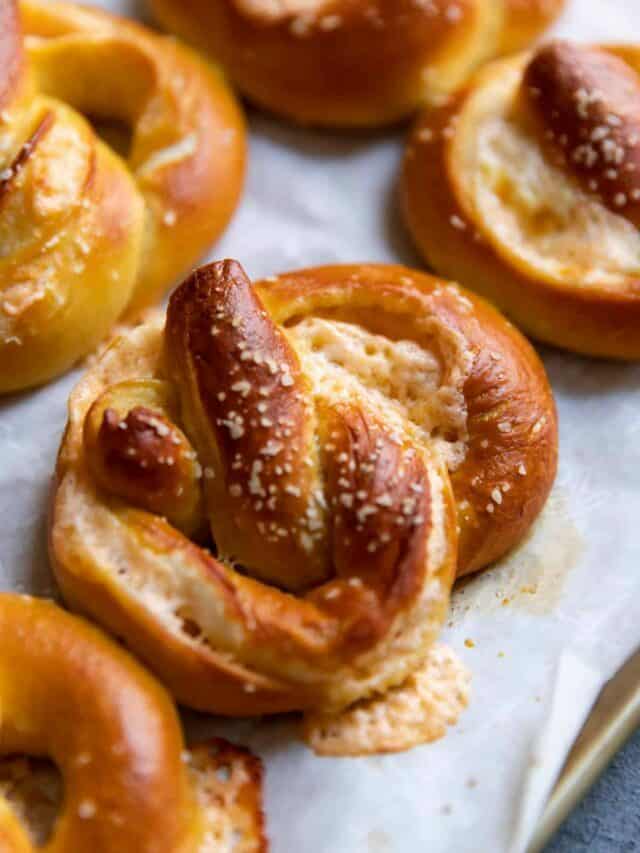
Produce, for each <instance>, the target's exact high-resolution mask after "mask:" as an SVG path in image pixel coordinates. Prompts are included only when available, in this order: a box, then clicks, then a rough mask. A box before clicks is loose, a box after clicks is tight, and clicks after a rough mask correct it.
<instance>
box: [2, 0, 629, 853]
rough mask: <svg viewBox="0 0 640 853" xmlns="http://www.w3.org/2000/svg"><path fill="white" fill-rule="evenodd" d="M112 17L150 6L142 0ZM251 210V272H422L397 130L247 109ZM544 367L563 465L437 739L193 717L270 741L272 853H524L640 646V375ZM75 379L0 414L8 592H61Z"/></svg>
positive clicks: (485, 583)
mask: <svg viewBox="0 0 640 853" xmlns="http://www.w3.org/2000/svg"><path fill="white" fill-rule="evenodd" d="M101 5H104V6H107V7H109V8H111V9H113V10H115V11H120V12H123V13H127V14H132V15H135V14H140V13H141V10H140V7H139V5H138V4H136V3H134V2H132V1H131V2H129V0H114V1H113V2H109V0H102V2H101ZM558 31H559V32H561V33H563V34H567V35H571V36H573V37H577V38H581V39H591V40H596V39H605V38H608V39H619V40H629V39H633V38H634V37H635V39H636V40H637V41H640V8H639V7H638V6H637V4H635V3H630V2H628V0H573V2H572V3H571V4H570V8H569V10H568V11H567V13H566V15H565V16H564V19H563V20H562V22H561V23H560V25H559V27H558ZM250 119H251V132H252V135H251V165H250V171H249V180H248V185H247V191H246V195H245V198H244V202H243V204H242V207H241V209H240V211H239V213H238V215H237V217H236V219H235V220H234V222H233V224H232V226H231V228H230V229H229V231H228V232H227V235H226V237H225V238H224V239H223V241H222V242H221V243H220V244H219V245H218V246H217V247H216V249H215V252H213V253H212V257H223V256H226V257H236V258H238V259H239V260H240V261H241V262H242V263H243V264H244V265H245V266H246V268H247V270H248V272H249V273H250V274H251V275H253V276H261V275H268V274H271V273H274V272H279V271H283V270H286V269H290V268H295V267H299V266H307V265H311V264H317V263H329V262H337V261H344V262H346V261H401V262H405V263H409V264H415V265H419V261H418V259H417V257H416V256H415V255H414V253H413V251H412V249H411V246H410V244H409V241H408V239H407V237H406V235H405V233H404V230H403V228H402V225H401V222H400V220H399V216H398V212H397V209H396V204H395V183H396V173H397V168H398V163H399V157H400V152H401V137H402V133H401V132H386V133H382V134H376V135H373V136H367V135H331V134H326V133H314V132H308V131H302V130H297V129H292V128H289V127H287V126H285V125H284V124H281V123H279V122H278V121H276V120H272V119H270V118H267V117H265V116H263V115H258V114H257V113H251V117H250ZM542 355H543V357H544V360H545V362H546V366H547V368H548V371H549V375H550V377H551V381H552V383H553V386H554V389H555V392H556V395H557V400H558V408H559V413H560V423H561V462H560V473H559V477H558V482H557V485H556V488H555V490H554V493H553V495H552V498H551V500H550V502H549V505H548V507H547V510H546V511H545V513H544V515H543V517H542V518H541V520H540V522H539V523H538V525H537V527H536V529H535V531H534V533H533V535H532V536H531V538H530V539H529V541H528V542H527V543H526V544H525V545H524V546H523V547H522V548H521V549H520V550H519V551H518V553H517V554H515V555H513V556H512V557H511V558H509V559H508V560H506V561H504V563H503V564H501V565H500V566H498V567H497V568H496V569H494V570H493V571H492V572H490V573H488V574H485V575H484V576H482V577H480V578H477V579H475V580H472V581H471V582H470V583H467V584H466V585H464V587H463V588H462V589H460V590H458V591H457V592H456V594H455V600H454V607H453V612H452V616H451V621H450V624H449V626H448V627H447V629H446V631H445V640H446V641H447V642H449V643H450V644H451V645H452V646H453V647H454V648H455V649H456V650H457V651H458V652H459V654H460V656H461V657H462V658H463V660H464V661H465V663H466V664H467V665H468V666H469V667H470V668H471V670H472V671H473V675H474V686H473V699H472V704H471V706H470V708H469V710H468V711H467V712H466V713H465V714H464V715H463V717H462V719H461V722H460V724H459V725H458V726H457V727H456V728H455V729H453V730H451V731H450V733H449V735H448V736H447V737H446V738H445V739H444V740H442V741H440V742H438V743H436V744H433V745H430V746H425V747H422V748H419V749H415V750H413V751H411V752H409V753H406V754H403V755H397V756H387V757H376V758H364V759H357V760H354V759H320V758H316V757H315V756H313V755H312V754H311V753H310V752H309V751H308V750H307V749H306V748H305V747H304V746H302V745H301V744H300V743H299V742H297V741H296V740H295V738H294V736H293V724H292V722H291V720H289V719H284V720H279V721H262V722H257V723H256V722H238V723H232V724H224V723H222V722H219V721H214V722H213V724H212V722H211V720H206V719H205V718H197V719H195V718H193V717H189V724H190V727H191V728H192V730H193V731H204V730H207V731H210V730H211V728H212V727H213V729H214V730H216V731H219V732H221V733H224V734H226V735H228V736H231V737H234V738H236V739H237V740H240V741H244V742H245V743H247V744H249V745H250V746H252V747H253V748H254V749H256V750H257V751H258V752H259V753H260V754H261V755H262V757H263V758H264V760H265V762H266V767H267V784H266V807H267V814H268V827H269V834H270V837H271V840H272V844H273V850H274V853H302V851H304V853H325V851H331V853H400V852H401V853H414V851H415V852H416V853H417V851H426V850H428V851H430V853H444V851H447V853H452V852H453V853H472V851H473V853H477V851H479V850H481V851H483V853H502V851H505V853H506V851H510V853H521V851H524V850H525V848H526V844H527V841H528V839H529V838H530V836H531V830H532V828H533V827H534V826H535V823H536V821H537V819H538V817H539V815H540V811H541V808H542V807H543V805H544V801H545V798H546V797H547V795H548V792H549V790H550V788H551V786H552V784H553V780H554V778H555V775H556V774H557V772H558V770H559V768H560V767H561V765H562V762H563V760H564V757H565V755H566V753H567V751H568V749H569V748H570V745H571V742H572V740H573V738H574V736H575V734H576V733H577V731H578V730H579V728H580V726H581V724H582V722H583V720H584V718H585V716H586V714H587V713H588V711H589V708H590V706H591V703H592V702H593V700H594V698H595V695H596V694H597V692H598V690H599V688H600V687H601V685H602V683H603V682H604V681H605V680H606V679H607V678H608V677H610V676H611V675H612V674H613V672H614V671H615V669H616V668H617V667H618V666H619V665H620V664H621V663H622V662H623V660H624V659H625V658H626V657H627V656H628V655H629V654H630V653H631V652H632V651H633V650H635V648H636V646H638V645H640V532H639V529H640V366H625V365H616V364H606V363H602V362H596V361H591V360H587V359H582V358H578V357H573V356H570V355H565V354H562V353H559V352H555V351H551V350H546V349H545V350H542ZM77 376H78V372H77V371H76V372H75V373H74V374H71V375H68V376H66V377H64V378H63V379H61V380H59V381H57V382H56V383H53V384H52V385H50V386H48V387H47V388H44V389H42V390H39V391H36V392H31V393H27V394H23V395H17V396H13V397H11V398H9V399H4V400H3V401H1V402H0V588H3V589H16V590H21V591H29V592H34V593H39V594H54V585H53V582H52V580H51V575H50V571H49V567H48V562H47V555H46V529H45V518H46V511H47V501H48V493H49V485H50V476H51V472H52V469H53V465H54V460H55V453H56V450H57V446H58V443H59V440H60V436H61V433H62V429H63V427H64V422H65V406H66V398H67V395H68V392H69V390H70V388H71V387H72V385H73V384H74V382H75V381H76V378H77Z"/></svg>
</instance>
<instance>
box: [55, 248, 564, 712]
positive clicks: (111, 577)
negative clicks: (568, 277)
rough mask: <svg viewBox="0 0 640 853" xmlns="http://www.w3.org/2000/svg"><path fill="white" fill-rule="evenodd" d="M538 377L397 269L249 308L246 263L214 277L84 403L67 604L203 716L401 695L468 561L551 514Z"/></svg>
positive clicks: (62, 515) (551, 460)
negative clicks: (116, 636) (127, 645)
mask: <svg viewBox="0 0 640 853" xmlns="http://www.w3.org/2000/svg"><path fill="white" fill-rule="evenodd" d="M382 309H384V310H382ZM487 334H491V335H492V340H493V344H494V347H495V350H494V352H493V359H488V360H485V358H484V354H483V352H482V349H481V347H480V346H479V344H478V341H479V340H480V339H481V338H482V337H483V336H486V335H487ZM474 337H475V338H476V340H474ZM498 352H500V355H498ZM503 358H504V365H505V366H506V369H505V368H504V366H501V367H500V369H499V370H496V364H498V365H502V361H501V360H502V359H503ZM494 359H497V362H496V361H495V360H494ZM533 359H535V356H534V355H533V353H532V351H531V350H530V349H529V348H528V347H527V345H526V344H525V342H524V341H523V340H522V339H521V338H520V337H519V335H518V334H517V332H515V330H513V329H512V328H511V327H509V326H508V325H507V324H506V323H505V322H504V321H503V320H502V319H501V318H499V317H498V315H496V314H495V313H494V312H492V311H491V310H490V309H489V308H488V307H486V306H484V305H482V304H481V303H479V302H472V301H470V300H469V299H468V298H467V297H466V296H465V295H464V294H463V293H462V292H461V291H459V290H458V289H457V288H455V287H452V286H449V285H445V284H444V283H442V282H437V281H436V280H434V279H431V278H429V277H428V276H424V275H420V274H416V273H412V272H411V271H409V270H405V269H403V268H401V267H376V266H371V267H335V268H332V267H327V268H321V269H317V270H309V271H302V272H300V273H293V274H291V275H290V276H281V277H279V279H277V280H275V281H272V282H265V283H262V284H260V285H258V286H256V287H255V288H254V287H252V285H251V283H250V281H249V279H248V278H247V276H246V275H245V273H244V271H243V270H242V268H241V267H240V266H239V264H237V263H236V262H234V261H225V262H221V263H217V264H212V265H210V266H207V267H204V268H202V269H200V270H198V271H197V272H195V273H194V274H193V275H192V276H191V277H190V278H189V279H188V280H187V281H186V282H185V283H184V284H183V285H181V287H180V288H178V290H177V291H176V292H175V293H174V295H173V297H172V299H171V301H170V304H169V308H168V312H167V320H166V326H165V327H164V329H163V326H162V323H161V321H156V322H155V323H149V324H147V325H146V326H141V327H139V328H138V329H137V330H135V331H134V332H133V333H132V334H131V335H130V337H129V339H128V340H126V341H125V340H124V339H120V340H117V341H115V342H114V344H113V345H112V347H111V349H110V350H108V351H107V353H106V354H105V356H104V357H103V359H102V361H101V362H99V363H98V365H97V366H96V368H95V369H94V370H93V371H90V373H89V374H88V376H87V379H86V380H85V381H84V382H83V383H81V384H80V386H79V387H78V389H77V390H76V392H75V394H74V396H73V397H72V401H71V406H70V411H71V418H70V423H69V428H68V431H67V436H66V438H65V441H64V444H63V448H62V452H61V456H60V462H59V468H58V474H59V485H58V489H57V495H56V499H55V511H54V517H53V528H52V554H53V558H54V562H55V564H56V567H57V571H58V577H59V580H60V583H61V586H62V588H63V590H64V591H65V595H66V596H67V597H68V598H69V599H70V600H71V601H73V602H75V603H76V604H77V605H78V606H81V607H82V608H83V609H85V610H87V609H88V610H89V611H90V612H91V613H92V614H93V615H94V616H95V617H96V618H98V619H101V620H102V621H104V620H105V619H106V621H107V624H109V625H110V627H112V628H113V629H114V630H116V631H118V632H119V633H120V634H122V635H123V636H126V637H127V638H128V639H129V641H130V642H131V643H132V644H133V645H134V647H136V648H137V649H138V651H140V652H141V653H142V654H144V655H145V656H146V657H147V659H149V660H150V662H151V664H152V665H153V666H155V667H156V669H157V670H158V671H161V672H162V675H163V677H164V678H165V679H166V680H167V681H168V682H169V683H170V685H171V686H172V688H173V689H174V691H176V693H177V694H178V695H179V697H180V698H181V699H182V700H183V701H186V702H187V703H188V704H193V705H196V706H197V707H206V708H208V709H214V710H217V711H221V712H223V713H231V714H239V713H240V714H242V713H260V712H267V711H273V710H292V709H314V710H316V711H322V712H328V711H333V710H335V709H340V708H344V707H346V706H348V705H350V704H351V703H353V702H356V701H358V700H360V699H365V698H366V697H370V696H372V695H378V694H381V693H384V692H385V691H387V690H388V689H389V688H393V687H396V686H397V685H400V684H401V683H402V682H404V681H405V679H407V678H408V677H409V676H411V675H412V673H414V672H416V670H418V669H419V668H420V667H422V666H423V665H424V664H425V661H426V659H427V657H428V654H429V651H430V649H431V647H432V644H433V642H434V639H435V637H436V635H437V633H438V631H439V629H440V627H441V625H442V622H443V620H444V617H445V613H446V608H447V603H448V596H449V591H450V588H451V585H452V583H453V580H454V577H455V574H456V565H457V561H458V543H460V546H461V552H460V560H459V568H460V571H469V570H474V569H477V568H480V567H481V566H482V565H485V564H486V562H488V561H490V560H491V559H494V558H495V557H496V556H498V555H499V554H500V553H502V552H503V551H504V550H506V549H507V548H508V547H510V546H511V545H512V544H514V541H516V540H517V539H518V538H520V537H521V535H522V533H523V529H526V527H528V525H529V524H530V522H531V520H532V517H533V516H535V514H537V512H538V510H539V508H540V506H541V505H542V503H543V502H544V499H545V497H546V493H547V492H548V488H549V486H550V482H551V480H552V479H553V472H554V465H555V444H554V440H555V414H554V410H553V403H552V400H551V397H550V394H549V391H548V386H547V385H546V383H545V380H544V375H543V374H542V372H541V369H540V367H539V364H538V362H537V361H534V360H533ZM509 360H510V361H511V364H509ZM498 377H499V378H498ZM513 384H516V385H517V386H518V394H514V393H513ZM523 402H524V405H523ZM516 412H519V413H520V414H519V415H518V417H516ZM543 413H544V414H543ZM509 418H512V425H510V427H509V432H507V431H505V429H504V427H502V428H500V427H499V426H498V422H499V421H500V422H502V420H505V421H506V420H507V419H509ZM536 423H538V426H537V428H534V427H535V424H536ZM487 435H491V436H492V445H491V447H490V448H489V442H488V440H487V438H486V436H487ZM480 460H482V461H480ZM523 460H526V462H527V464H529V465H530V466H531V479H530V482H529V484H528V485H527V489H526V493H527V494H526V503H525V504H524V505H523V502H522V499H523V492H522V491H521V489H522V486H520V487H518V488H516V484H515V481H514V479H513V478H514V477H516V469H517V467H518V465H520V466H523ZM534 460H537V463H534ZM538 463H539V464H540V466H541V467H540V468H537V467H536V464H538ZM508 470H510V471H511V474H510V477H511V480H512V484H513V490H514V493H516V494H515V500H514V501H513V503H512V499H511V495H510V494H509V492H510V486H509V485H508V484H507V483H506V482H505V481H504V479H503V478H506V476H507V474H506V472H507V471H508ZM471 471H473V472H474V474H475V476H473V475H472V474H471ZM496 477H497V478H499V479H500V480H502V482H503V485H504V487H505V488H504V491H501V492H500V499H499V504H498V503H496V504H494V508H495V510H496V511H495V512H493V511H492V512H491V513H489V512H487V511H486V509H485V507H486V506H487V498H486V496H485V495H483V494H482V492H483V490H484V489H489V491H490V492H491V491H492V490H495V489H496V488H497V487H496V486H495V478H496ZM517 477H518V479H519V480H520V481H521V482H522V483H524V480H525V478H524V476H523V475H521V474H519V475H517ZM471 480H473V481H474V482H473V485H472V484H471V482H470V481H471ZM454 491H455V497H454ZM476 492H477V494H476ZM503 496H504V500H503ZM196 543H197V544H196ZM207 545H208V549H207V547H203V546H207ZM212 551H213V552H214V553H215V556H213V554H212V553H211V552H212ZM107 600H108V602H109V603H108V604H107ZM160 635H162V636H163V641H162V643H158V638H159V636H160Z"/></svg>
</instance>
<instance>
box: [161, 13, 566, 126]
mask: <svg viewBox="0 0 640 853" xmlns="http://www.w3.org/2000/svg"><path fill="white" fill-rule="evenodd" d="M150 5H151V7H152V9H153V11H154V12H155V14H156V16H157V17H158V19H159V20H160V21H161V22H162V24H163V25H164V26H166V27H167V28H168V29H169V30H172V31H174V32H177V33H180V34H181V35H183V36H184V37H185V38H187V39H188V40H189V41H191V42H192V43H194V44H196V45H198V46H199V47H201V48H203V49H204V50H207V51H210V52H211V53H212V54H213V55H214V56H215V57H216V58H217V59H218V60H219V61H220V62H221V63H222V65H223V66H224V68H225V69H226V70H227V72H228V73H229V75H230V77H231V79H233V80H234V82H235V83H236V84H237V85H238V87H239V88H240V89H241V90H242V91H243V92H244V93H245V94H246V95H248V96H249V97H250V98H251V99H252V100H254V101H256V102H257V103H258V104H261V105H263V106H265V107H267V108H269V109H271V110H273V111H275V112H278V113H281V114H283V115H285V116H287V117H289V118H292V119H294V120H295V121H298V122H302V123H306V124H315V125H329V126H335V125H338V126H359V125H360V126H374V125H380V124H385V123H389V122H393V121H397V120H398V119H401V118H403V117H404V116H406V115H409V114H411V113H412V112H414V111H415V110H416V109H417V108H418V107H419V106H420V105H421V104H423V103H424V102H425V101H431V100H433V99H436V98H438V97H441V96H443V95H446V94H448V93H449V92H451V91H452V90H454V89H455V88H456V87H458V86H459V85H460V84H461V83H463V82H464V80H465V79H466V77H467V76H468V74H469V73H470V71H471V70H472V69H473V68H474V67H475V66H476V65H477V64H478V63H479V62H481V61H482V60H483V59H487V58H489V57H491V56H493V55H495V54H496V53H497V52H498V51H501V50H506V49H509V46H510V44H518V45H520V43H521V41H522V38H523V37H524V36H525V33H524V30H526V37H527V38H529V37H533V35H535V34H536V33H537V32H538V31H540V30H541V29H542V27H543V26H544V25H546V24H547V23H548V22H549V15H538V14H536V15H535V19H533V20H532V15H533V7H534V6H535V7H537V5H539V3H536V2H535V0H527V2H526V3H523V2H522V0H521V2H520V3H519V5H518V6H516V0H508V2H506V3H505V2H503V0H423V2H415V0H150ZM553 5H554V6H555V7H557V8H559V7H560V6H561V5H562V2H561V0H560V2H558V0H554V4H553ZM525 21H527V22H528V23H527V24H525V23H524V22H525ZM503 34H504V35H503Z"/></svg>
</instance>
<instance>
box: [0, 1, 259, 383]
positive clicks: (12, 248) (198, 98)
mask: <svg viewBox="0 0 640 853" xmlns="http://www.w3.org/2000/svg"><path fill="white" fill-rule="evenodd" d="M20 12H21V17H22V28H23V34H24V60H25V61H24V62H22V61H21V55H22V53H23V46H22V44H21V35H20V31H19V28H18V21H17V17H18V16H17V6H16V4H15V2H13V0H10V2H5V3H3V5H2V12H0V14H1V15H3V16H4V17H5V18H6V21H4V20H3V21H0V23H2V36H1V41H0V57H2V58H5V57H6V62H7V63H8V69H9V74H8V75H6V74H5V72H4V64H3V80H2V83H1V84H0V114H1V118H0V151H1V152H2V153H1V154H0V239H1V241H2V243H3V245H4V246H6V247H7V250H6V251H5V252H3V258H2V259H1V260H0V269H1V270H2V279H3V281H2V285H1V286H0V393H1V392H3V391H11V390H17V389H20V388H23V387H27V386H29V385H34V384H38V383H40V382H43V381H46V380H47V379H49V378H51V377H52V376H55V375H57V374H59V373H61V372H62V371H64V370H65V369H67V368H68V367H69V366H70V365H71V364H72V363H73V362H74V361H76V360H77V359H78V358H79V357H80V356H82V355H84V354H85V353H86V352H88V351H89V350H90V349H92V348H93V347H94V346H95V345H96V344H97V343H98V342H99V340H100V339H101V338H102V337H103V336H104V335H105V334H106V332H107V331H108V329H109V328H110V327H111V326H112V325H113V323H114V321H115V320H116V319H117V318H118V317H119V316H120V315H121V314H122V312H123V310H124V309H126V308H128V309H129V311H130V312H134V311H137V310H138V309H140V308H141V307H143V306H144V305H146V304H149V303H150V302H152V301H154V300H155V299H157V298H158V297H159V296H160V294H161V293H162V292H163V291H164V290H166V289H167V287H168V286H169V285H171V284H173V283H174V282H175V281H176V280H177V279H178V278H179V277H180V276H181V275H183V274H184V273H185V272H186V271H187V270H188V269H189V268H190V267H191V266H192V265H193V264H194V262H195V261H196V260H197V259H198V258H199V257H200V255H202V254H203V253H204V252H205V251H206V249H207V248H208V247H209V246H210V244H211V243H212V242H213V241H214V240H215V238H216V237H217V236H218V235H219V234H220V233H221V231H222V230H223V228H224V227H225V226H226V224H227V222H228V220H229V218H230V216H231V214H232V212H233V210H234V208H235V206H236V204H237V201H238V197H239V193H240V189H241V185H242V181H243V173H244V162H245V139H244V135H245V132H244V124H243V119H242V116H241V114H240V112H239V109H238V107H237V105H236V103H235V101H234V99H233V97H232V95H231V94H230V92H229V91H228V89H227V88H226V86H225V85H224V83H223V81H222V79H221V77H220V76H219V74H218V73H217V72H216V71H215V70H214V69H212V68H210V67H209V66H207V65H206V64H205V63H204V62H203V61H202V60H201V59H200V58H198V57H197V56H196V55H195V54H193V53H192V52H191V51H189V50H188V49H187V48H185V47H182V46H180V45H179V44H177V43H176V42H175V41H174V40H172V39H166V38H162V37H159V36H157V35H154V34H152V33H151V32H150V31H148V30H145V29H144V28H143V27H141V26H138V25H136V24H134V23H132V22H130V21H125V20H124V19H121V18H117V17H115V16H112V15H108V14H106V13H103V12H99V11H97V10H90V9H84V8H82V7H79V6H74V5H71V4H66V3H58V2H55V3H49V2H40V0H25V2H23V3H22V4H21V5H20ZM82 114H84V115H86V116H90V117H91V119H92V120H94V121H97V122H104V123H106V124H109V123H113V122H116V123H119V125H121V126H126V128H128V129H129V130H130V132H131V139H130V142H129V141H128V140H127V139H123V140H122V141H121V146H122V156H120V154H118V153H116V151H115V150H114V149H112V148H111V147H110V146H108V145H106V144H105V143H104V142H103V141H101V139H100V138H99V137H98V136H97V134H96V133H95V131H94V130H93V128H92V127H91V126H90V125H89V124H88V122H87V121H86V120H85V119H84V118H83V117H82ZM45 124H46V127H47V132H46V133H43V132H42V128H43V127H44V126H45ZM38 134H39V135H38ZM124 136H126V134H124ZM123 158H126V159H123ZM43 270H44V271H45V272H43Z"/></svg>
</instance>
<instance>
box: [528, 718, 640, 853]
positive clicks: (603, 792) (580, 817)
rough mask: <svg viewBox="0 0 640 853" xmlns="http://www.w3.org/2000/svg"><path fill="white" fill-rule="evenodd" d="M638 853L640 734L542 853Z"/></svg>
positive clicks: (639, 733) (616, 759) (613, 763)
mask: <svg viewBox="0 0 640 853" xmlns="http://www.w3.org/2000/svg"><path fill="white" fill-rule="evenodd" d="M587 851H588V853H636V851H640V730H638V731H637V732H636V734H635V736H634V737H633V738H632V739H631V741H630V742H629V743H628V744H627V746H626V747H625V748H624V749H623V750H622V752H620V753H619V754H618V755H617V756H616V758H615V759H614V760H613V762H612V763H611V766H610V767H609V769H608V770H607V772H606V773H605V774H604V776H602V778H601V779H600V780H599V781H598V782H597V783H596V784H595V786H594V787H593V789H592V790H591V791H590V792H589V794H588V795H587V797H586V798H585V799H584V800H583V802H582V803H581V804H580V805H579V806H578V808H577V809H576V810H575V812H574V813H573V814H572V815H571V816H570V817H569V819H568V820H567V821H566V823H565V824H564V826H563V827H562V828H561V829H560V831H559V832H558V834H557V835H556V837H555V839H554V840H553V841H552V842H551V844H549V845H548V847H547V848H546V850H545V853H587Z"/></svg>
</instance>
